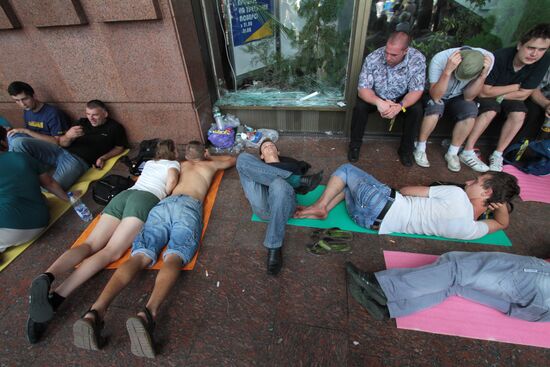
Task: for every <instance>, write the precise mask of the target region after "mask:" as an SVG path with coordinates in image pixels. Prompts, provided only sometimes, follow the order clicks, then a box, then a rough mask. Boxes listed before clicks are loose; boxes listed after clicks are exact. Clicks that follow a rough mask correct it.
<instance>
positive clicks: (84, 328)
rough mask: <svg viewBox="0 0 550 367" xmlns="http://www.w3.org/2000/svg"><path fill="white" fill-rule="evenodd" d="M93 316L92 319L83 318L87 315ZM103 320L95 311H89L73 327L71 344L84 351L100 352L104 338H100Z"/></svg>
mask: <svg viewBox="0 0 550 367" xmlns="http://www.w3.org/2000/svg"><path fill="white" fill-rule="evenodd" d="M89 313H90V314H92V315H94V319H93V320H90V319H89V318H85V317H84V316H86V315H87V314H89ZM103 326H104V323H103V320H101V319H100V317H99V313H98V312H97V311H96V310H92V309H89V310H88V311H86V313H85V314H84V315H82V317H81V318H80V319H78V320H77V321H76V322H75V323H74V325H73V343H74V345H75V346H77V347H78V348H82V349H86V350H100V349H101V348H102V347H103V346H104V345H105V338H103V337H102V336H101V331H102V330H103Z"/></svg>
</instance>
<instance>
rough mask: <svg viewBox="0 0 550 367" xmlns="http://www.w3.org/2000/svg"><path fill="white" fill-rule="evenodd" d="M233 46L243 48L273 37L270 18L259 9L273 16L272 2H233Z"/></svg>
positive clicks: (268, 0)
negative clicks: (242, 46)
mask: <svg viewBox="0 0 550 367" xmlns="http://www.w3.org/2000/svg"><path fill="white" fill-rule="evenodd" d="M229 6H230V11H231V31H232V32H231V33H232V35H233V46H234V47H237V46H241V45H244V44H246V43H249V42H253V41H258V40H261V39H264V38H268V37H271V36H273V29H272V27H271V21H270V20H269V18H268V17H267V16H266V15H265V14H262V11H260V9H258V8H259V7H261V8H263V11H265V12H268V13H270V14H273V2H272V0H231V1H230V4H229Z"/></svg>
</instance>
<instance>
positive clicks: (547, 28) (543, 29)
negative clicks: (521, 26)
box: [519, 23, 550, 45]
mask: <svg viewBox="0 0 550 367" xmlns="http://www.w3.org/2000/svg"><path fill="white" fill-rule="evenodd" d="M536 38H543V39H546V38H550V23H541V24H537V25H536V26H534V27H533V28H531V29H530V30H528V31H527V32H526V33H525V34H524V35H523V36H521V38H520V40H519V43H521V44H522V45H523V44H525V43H527V42H529V41H530V40H532V39H536Z"/></svg>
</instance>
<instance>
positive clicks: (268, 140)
mask: <svg viewBox="0 0 550 367" xmlns="http://www.w3.org/2000/svg"><path fill="white" fill-rule="evenodd" d="M265 143H273V144H275V142H274V141H273V140H271V139H269V138H265V139H264V140H263V141H262V143H261V144H260V147H259V148H258V155H260V156H261V155H262V147H263V146H264V144H265Z"/></svg>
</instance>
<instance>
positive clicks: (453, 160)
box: [445, 153, 460, 172]
mask: <svg viewBox="0 0 550 367" xmlns="http://www.w3.org/2000/svg"><path fill="white" fill-rule="evenodd" d="M445 160H446V161H447V168H448V169H449V171H453V172H458V171H460V160H459V159H458V156H457V155H456V154H449V153H445Z"/></svg>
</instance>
